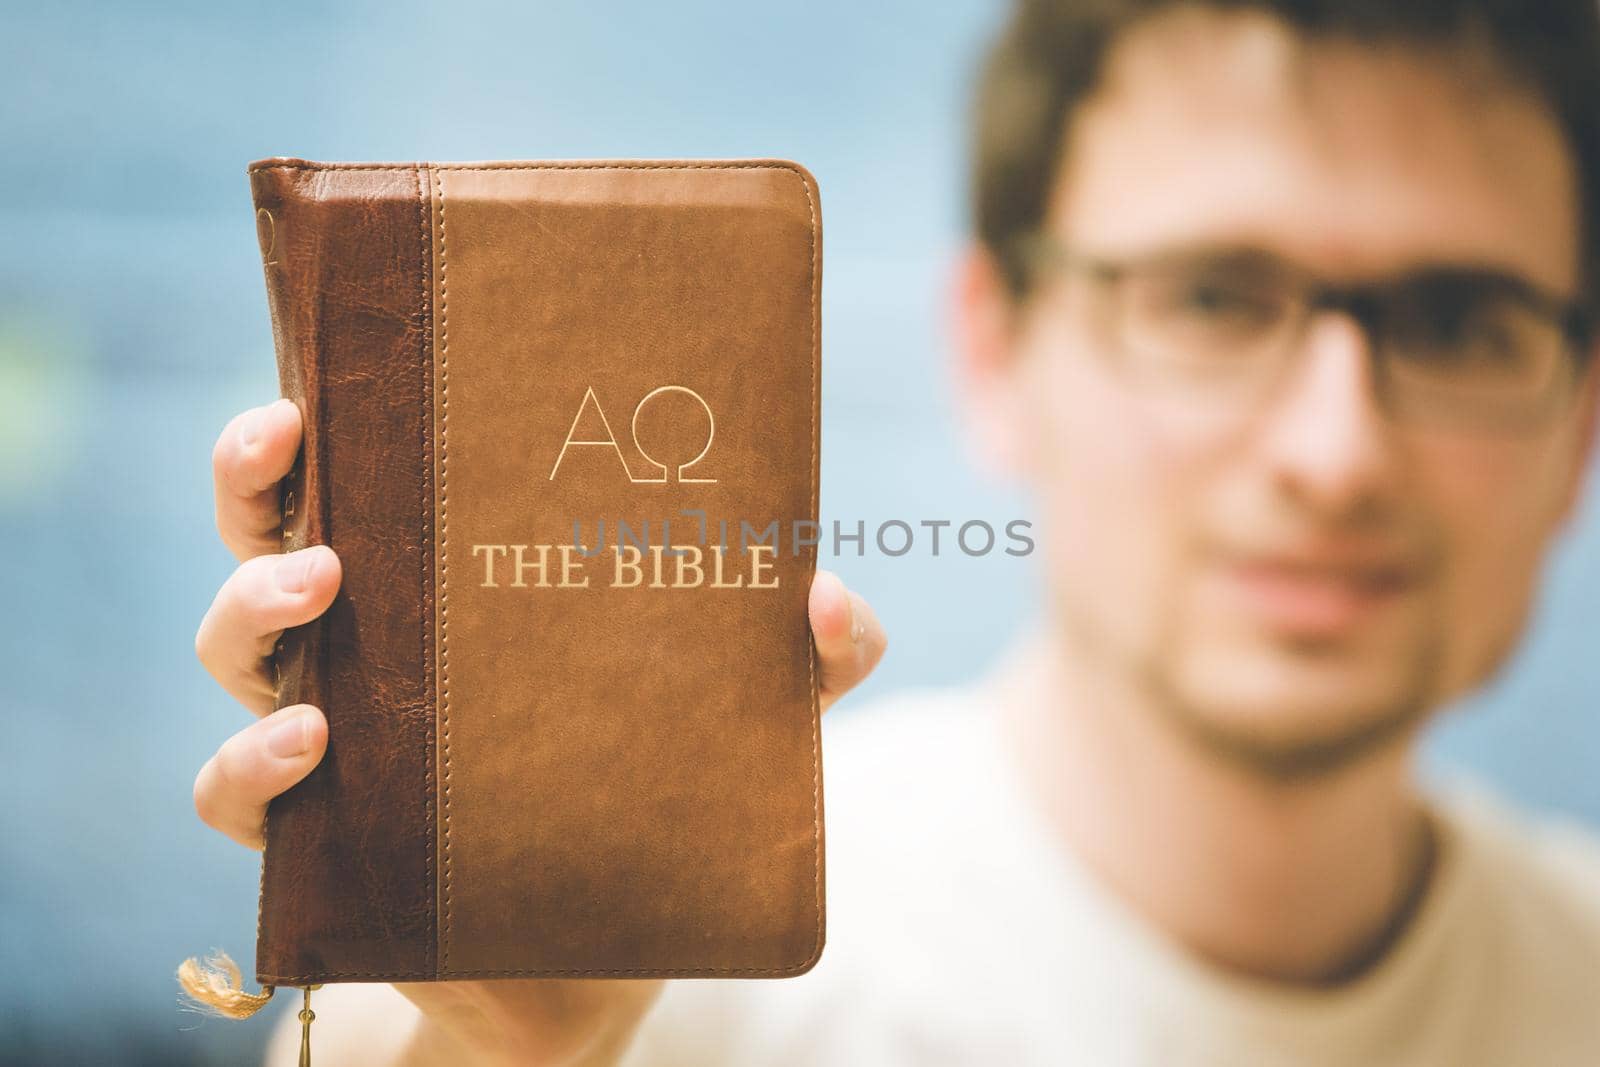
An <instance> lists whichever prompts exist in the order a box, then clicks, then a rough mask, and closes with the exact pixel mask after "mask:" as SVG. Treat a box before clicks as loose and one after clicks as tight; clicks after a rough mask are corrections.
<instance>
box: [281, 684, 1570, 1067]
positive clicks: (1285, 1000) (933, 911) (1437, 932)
mask: <svg viewBox="0 0 1600 1067" xmlns="http://www.w3.org/2000/svg"><path fill="white" fill-rule="evenodd" d="M993 683H994V679H993V676H992V675H991V677H990V678H986V679H984V680H982V681H980V682H977V683H974V684H972V685H968V686H962V687H958V688H951V689H920V690H911V691H907V692H904V693H901V694H899V695H897V696H894V697H890V698H887V699H884V700H882V701H880V702H879V703H877V704H876V705H868V706H863V707H860V708H851V709H839V710H836V711H834V712H831V713H830V714H829V715H827V716H825V717H824V719H823V738H824V741H823V744H824V750H823V773H824V779H825V789H826V793H825V803H826V819H827V837H826V847H827V853H826V862H827V908H828V929H827V946H826V948H825V949H824V951H823V954H822V958H821V960H820V961H819V962H818V963H817V965H816V967H815V968H813V969H812V970H811V971H810V972H809V973H807V974H805V975H802V976H800V977H798V978H791V979H783V980H736V981H729V980H696V981H674V982H670V983H668V985H667V987H666V990H665V992H664V993H663V994H662V997H661V999H660V1001H659V1002H658V1003H657V1005H656V1006H655V1008H654V1009H653V1010H652V1012H651V1013H650V1015H649V1017H648V1018H647V1019H646V1020H645V1022H644V1024H643V1026H642V1027H641V1029H640V1031H639V1035H638V1038H637V1040H636V1041H635V1043H634V1044H633V1046H632V1048H631V1049H630V1051H629V1053H628V1055H627V1057H626V1058H625V1060H624V1064H625V1067H733V1065H739V1067H802V1065H804V1067H823V1065H826V1067H853V1065H857V1064H859V1065H864V1067H911V1065H916V1067H939V1065H946V1064H963V1065H966V1064H972V1065H985V1067H988V1065H1006V1067H1028V1065H1034V1064H1051V1065H1078V1064H1085V1065H1087V1064H1092V1065H1095V1067H1122V1065H1135V1064H1137V1065H1140V1067H1213V1065H1228V1067H1235V1065H1249V1067H1273V1065H1280V1064H1281V1065H1287V1064H1293V1065H1295V1067H1309V1065H1316V1067H1321V1065H1329V1067H1352V1065H1361V1067H1373V1065H1380V1064H1404V1065H1407V1067H1474V1065H1479V1064H1481V1065H1486V1067H1487V1065H1494V1067H1507V1065H1515V1067H1542V1065H1560V1067H1581V1065H1593V1064H1600V841H1597V840H1596V839H1595V838H1594V837H1592V836H1590V835H1588V834H1587V833H1586V832H1584V831H1583V830H1581V829H1579V828H1578V827H1577V826H1576V825H1575V824H1573V823H1561V822H1557V821H1553V820H1545V821H1535V820H1533V819H1531V818H1528V817H1525V816H1522V815H1518V814H1515V813H1513V811H1512V810H1511V809H1510V808H1509V807H1507V806H1506V805H1504V804H1503V803H1502V802H1499V801H1496V800H1494V799H1492V798H1491V797H1490V796H1489V795H1488V794H1486V793H1484V792H1482V791H1481V790H1477V789H1474V788H1471V787H1465V786H1452V787H1450V788H1449V789H1439V790H1436V791H1435V794H1434V802H1435V810H1436V812H1437V814H1438V816H1439V818H1438V824H1439V829H1440V851H1439V857H1438V862H1437V866H1436V868H1435V872H1434V877H1433V879H1432V881H1431V882H1430V886H1429V889H1428V892H1427V895H1426V897H1425V899H1424V901H1423V902H1422V904H1421V905H1420V908H1419V910H1418V912H1417V913H1416V914H1415V915H1414V916H1413V919H1412V921H1411V923H1410V924H1409V925H1408V926H1407V928H1406V930H1405V931H1404V933H1403V934H1402V936H1401V938H1400V939H1399V941H1398V942H1397V943H1396V944H1395V945H1394V946H1392V948H1391V950H1390V951H1389V952H1388V953H1387V954H1386V955H1385V957H1384V958H1383V959H1382V960H1381V961H1380V962H1379V963H1378V964H1377V965H1376V966H1374V967H1373V968H1371V969H1370V970H1368V971H1367V972H1366V973H1365V974H1364V975H1363V976H1362V977H1361V978H1359V979H1357V980H1356V981H1354V982H1351V983H1347V984H1345V985H1343V986H1341V987H1339V988H1337V989H1334V990H1331V991H1311V990H1306V989H1294V988H1289V987H1285V986H1278V985H1271V984H1268V983H1263V982H1256V981H1252V980H1248V979H1243V978H1240V977H1237V976H1235V975H1230V974H1227V973H1224V972H1222V971H1220V970H1218V969H1216V968H1214V967H1211V966H1209V965H1207V964H1205V963H1204V962H1202V961H1200V960H1199V959H1198V958H1197V957H1194V956H1193V955H1191V954H1189V953H1187V952H1186V951H1185V950H1182V949H1181V948H1180V947H1178V946H1177V945H1175V944H1173V943H1171V942H1170V941H1168V940H1166V939H1165V938H1164V937H1163V936H1162V935H1161V934H1160V933H1159V932H1158V931H1157V930H1156V929H1154V928H1153V927H1151V926H1150V925H1149V924H1147V923H1146V922H1144V921H1143V920H1142V919H1141V918H1140V917H1139V916H1138V915H1136V914H1135V913H1134V912H1132V911H1131V910H1129V909H1128V908H1126V907H1125V906H1124V905H1123V904H1122V903H1121V902H1120V900H1118V899H1117V898H1115V897H1113V896H1112V895H1110V894H1109V893H1108V892H1107V891H1106V890H1104V889H1103V888H1102V886H1101V884H1100V883H1099V882H1098V881H1096V880H1094V879H1093V878H1092V877H1091V876H1090V875H1089V874H1088V872H1086V871H1085V870H1084V869H1082V868H1080V867H1079V866H1077V865H1076V864H1075V863H1073V862H1072V860H1071V857H1070V856H1069V855H1068V854H1067V853H1066V852H1065V851H1064V849H1063V847H1062V846H1061V844H1060V843H1059V841H1058V840H1057V839H1055V838H1052V837H1051V836H1050V834H1049V833H1048V832H1047V830H1046V828H1045V824H1044V822H1043V818H1042V816H1041V815H1040V814H1039V813H1038V811H1037V810H1036V808H1035V807H1033V806H1031V805H1030V804H1029V803H1027V802H1026V801H1025V799H1024V795H1023V794H1022V793H1021V791H1020V788H1021V787H1020V785H1019V784H1018V778H1017V775H1016V773H1015V771H1014V770H1013V768H1012V767H1011V766H1010V765H1009V764H1008V762H1007V761H1008V759H1010V757H1009V756H1008V755H1007V754H1006V752H1005V749H1004V747H1003V745H1002V742H1001V738H1000V735H999V733H998V731H997V729H996V725H995V717H994V716H993V714H992V713H991V710H990V709H991V708H992V706H993V694H994V684H993ZM325 992H326V991H325ZM319 995H323V994H319ZM347 995H350V996H363V997H366V998H376V999H379V1000H383V1002H384V1003H385V1004H387V1005H388V1008H387V1010H386V1012H385V1014H388V1012H393V1015H391V1016H389V1017H390V1018H392V1019H393V1022H394V1025H393V1026H390V1027H386V1032H387V1034H388V1035H389V1036H391V1037H392V1038H394V1039H395V1040H400V1039H403V1038H404V1036H405V1035H406V1034H407V1033H408V1032H409V1029H410V1026H409V1023H410V1020H411V1018H412V1017H413V1016H414V1009H412V1008H411V1006H410V1004H409V1002H407V1001H405V1000H403V999H402V998H400V997H399V995H398V994H395V993H393V991H392V990H389V989H388V987H371V991H370V992H369V993H366V994H356V993H355V991H354V990H350V991H349V993H348V994H347ZM350 1006H351V1007H354V1005H353V1004H351V1005H350ZM336 1010H338V1009H335V1008H333V1007H330V1008H329V1011H328V1012H326V1013H321V1012H319V1014H323V1016H324V1017H325V1018H328V1017H330V1016H332V1014H333V1013H334V1011H336ZM362 1014H363V1015H366V1014H367V1012H366V1011H365V1010H364V1009H363V1011H362ZM292 1030H293V1028H291V1027H289V1026H287V1025H286V1026H285V1027H284V1028H283V1031H282V1033H281V1035H280V1037H281V1038H282V1039H283V1040H282V1041H281V1043H280V1047H281V1048H282V1050H283V1053H285V1054H287V1053H288V1052H289V1051H291V1049H292V1044H293V1042H292V1040H291V1039H292V1037H293V1033H292ZM373 1051H374V1050H373V1048H372V1047H371V1045H370V1044H369V1045H368V1052H373ZM272 1062H277V1061H276V1060H274V1061H272ZM284 1062H293V1061H292V1059H290V1060H286V1061H284ZM330 1062H332V1061H330Z"/></svg>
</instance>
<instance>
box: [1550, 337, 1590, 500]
mask: <svg viewBox="0 0 1600 1067" xmlns="http://www.w3.org/2000/svg"><path fill="white" fill-rule="evenodd" d="M1576 399H1577V403H1578V431H1577V433H1576V434H1575V435H1574V438H1573V449H1574V452H1575V453H1576V454H1575V455H1574V456H1573V461H1572V473H1571V475H1570V476H1569V477H1568V479H1567V485H1566V494H1565V496H1564V497H1563V498H1562V501H1561V510H1560V512H1559V513H1558V514H1557V526H1558V528H1561V529H1564V528H1565V527H1567V526H1569V525H1570V524H1571V523H1572V521H1573V519H1574V517H1575V516H1576V514H1577V511H1578V503H1579V501H1581V500H1582V499H1583V490H1584V486H1585V484H1586V483H1587V482H1588V481H1589V478H1590V474H1591V471H1592V470H1593V468H1594V465H1595V462H1596V461H1597V460H1600V340H1596V341H1593V342H1591V345H1590V352H1589V358H1588V360H1587V362H1586V364H1585V366H1584V372H1583V378H1582V380H1581V381H1580V383H1579V386H1578V396H1577V398H1576Z"/></svg>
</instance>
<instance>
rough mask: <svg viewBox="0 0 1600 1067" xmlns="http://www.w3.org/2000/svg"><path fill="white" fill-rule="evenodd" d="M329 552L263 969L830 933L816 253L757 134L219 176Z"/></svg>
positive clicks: (439, 966) (783, 165) (698, 962)
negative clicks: (245, 197)
mask: <svg viewBox="0 0 1600 1067" xmlns="http://www.w3.org/2000/svg"><path fill="white" fill-rule="evenodd" d="M249 173H250V183H251V188H252V191H253V194H254V199H255V207H256V221H257V228H258V233H259V237H260V242H261V251H262V259H263V263H264V267H265V272H266V281H267V292H268V296H269V303H270V305H271V312H272V326H273V332H274V336H275V340H276V346H277V359H278V369H279V373H280V379H281V385H282V389H283V392H284V394H285V395H287V396H289V397H291V398H293V399H294V400H295V401H296V403H297V404H298V405H299V406H300V409H301V412H302V415H303V418H304V439H303V447H302V451H301V454H300V458H299V459H298V460H297V461H296V463H295V466H294V469H293V470H292V471H291V473H290V476H289V477H288V478H287V479H285V481H284V484H283V494H284V495H283V510H284V516H285V518H284V526H283V547H284V549H285V550H286V551H288V550H293V549H297V548H301V547H304V546H306V545H310V544H317V543H321V544H327V545H331V546H332V547H333V548H334V549H335V551H336V552H337V553H338V555H339V557H340V560H341V562H342V564H343V581H342V585H341V587H340V590H339V594H338V597H337V599H335V601H334V602H333V605H332V607H331V608H329V610H328V611H327V613H326V614H325V615H324V616H323V617H321V618H319V619H318V620H316V621H314V622H312V623H310V624H309V625H306V626H302V627H298V628H295V629H292V630H289V631H287V632H285V633H284V634H283V636H282V640H281V641H280V642H279V643H278V646H277V649H276V654H275V657H274V662H275V665H276V671H277V685H278V690H277V692H278V699H277V705H278V706H279V707H282V706H285V705H288V704H295V703H301V702H305V703H310V704H314V705H316V706H317V707H319V708H321V709H322V710H323V711H324V712H325V714H326V715H327V719H328V728H329V740H328V750H327V755H326V757H325V758H324V759H323V761H322V763H321V764H320V765H319V766H318V767H317V769H316V770H315V771H314V772H312V774H311V775H310V776H309V777H308V778H307V779H306V780H305V781H304V782H302V783H301V784H300V785H298V786H296V787H295V788H294V789H292V790H290V791H289V792H288V793H286V794H284V795H283V796H281V797H279V798H278V799H277V800H276V801H274V802H273V804H272V806H271V809H270V812H269V814H268V818H267V826H266V852H265V856H264V862H263V869H262V877H261V912H260V927H259V940H258V944H257V961H256V964H257V977H258V979H259V980H260V981H261V982H262V983H263V984H265V985H273V986H279V985H294V986H310V985H316V984H321V983H327V982H344V981H391V980H392V981H401V980H403V981H418V980H432V979H454V978H497V977H506V978H510V977H519V976H521V977H541V976H597V977H602V976H603V977H628V976H637V977H645V976H655V977H668V976H676V977H702V978H712V977H760V976H769V977H781V976H787V975H796V974H800V973H802V972H804V971H806V970H808V969H809V968H810V967H811V966H812V965H813V964H814V963H815V962H816V960H817V958H818V955H819V954H820V953H821V950H822V945H823V928H824V923H823V818H822V768H821V754H820V745H819V732H818V710H817V677H816V664H815V649H814V647H813V645H812V640H811V632H810V626H809V624H808V620H807V612H806V603H807V595H808V589H809V585H810V580H811V576H812V574H813V571H814V567H815V562H816V556H815V551H816V550H815V543H816V530H817V527H816V519H817V490H818V416H819V398H818V392H819V385H820V376H819V360H820V342H819V328H820V312H819V296H820V284H821V264H822V244H821V222H820V208H819V202H818V193H817V187H816V183H815V181H814V180H813V179H812V177H811V175H810V174H809V173H807V171H806V170H805V169H804V168H802V167H800V166H798V165H796V164H794V163H789V162H784V161H779V160H728V161H666V160H652V161H581V162H578V161H569V162H492V163H449V164H446V163H404V164H355V163H313V162H307V161H304V160H298V159H284V158H274V159H266V160H261V161H259V162H256V163H253V164H251V165H250V168H249Z"/></svg>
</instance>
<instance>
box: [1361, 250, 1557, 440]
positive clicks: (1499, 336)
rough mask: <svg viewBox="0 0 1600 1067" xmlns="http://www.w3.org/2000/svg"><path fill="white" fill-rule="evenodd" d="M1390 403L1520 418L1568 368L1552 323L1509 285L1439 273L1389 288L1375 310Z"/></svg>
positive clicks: (1543, 401)
mask: <svg viewBox="0 0 1600 1067" xmlns="http://www.w3.org/2000/svg"><path fill="white" fill-rule="evenodd" d="M1382 318H1383V323H1382V325H1383V328H1384V342H1385V354H1386V356H1387V359H1386V361H1385V362H1386V369H1387V372H1388V376H1389V382H1390V386H1391V388H1392V389H1393V391H1394V394H1395V398H1396V400H1397V402H1399V403H1401V404H1402V405H1404V406H1405V407H1406V408H1408V409H1412V410H1416V409H1418V408H1422V409H1434V410H1435V412H1436V413H1437V414H1440V415H1442V416H1444V417H1452V416H1460V417H1462V418H1466V419H1478V420H1486V421H1491V422H1493V421H1511V422H1515V421H1520V420H1525V419H1529V418H1533V417H1536V416H1538V415H1539V414H1541V413H1543V412H1544V411H1545V410H1546V409H1547V408H1548V405H1549V404H1550V403H1551V401H1552V400H1553V399H1554V398H1555V397H1557V396H1559V394H1560V386H1561V384H1562V383H1563V381H1564V380H1565V379H1566V377H1567V375H1568V372H1569V371H1570V369H1571V360H1570V355H1569V347H1570V346H1569V342H1568V339H1567V335H1566V331H1565V330H1564V329H1563V328H1562V326H1561V324H1560V323H1559V321H1557V320H1556V319H1554V318H1552V317H1551V316H1550V315H1549V314H1548V313H1547V312H1546V311H1545V310H1544V309H1543V308H1541V307H1538V306H1536V305H1535V304H1534V303H1533V302H1532V301H1530V300H1529V299H1528V298H1527V297H1526V296H1525V295H1524V294H1522V293H1521V292H1520V291H1519V290H1518V289H1516V288H1515V287H1513V286H1510V285H1507V284H1503V283H1496V282H1495V281H1493V280H1490V279H1474V278H1470V277H1466V278H1452V277H1448V276H1447V277H1441V278H1434V279H1425V280H1422V281H1419V282H1417V283H1414V284H1411V285H1408V286H1403V287H1401V288H1399V289H1397V290H1394V291H1393V292H1392V293H1391V294H1390V295H1389V298H1388V299H1387V301H1386V306H1385V307H1384V308H1383V311H1382Z"/></svg>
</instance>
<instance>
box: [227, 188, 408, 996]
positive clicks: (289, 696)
mask: <svg viewBox="0 0 1600 1067" xmlns="http://www.w3.org/2000/svg"><path fill="white" fill-rule="evenodd" d="M250 184H251V192H252V196H253V199H254V202H255V209H256V227H257V233H258V237H259V239H260V245H261V252H262V265H263V270H264V271H265V276H266V289H267V300H268V306H269V309H270V312H271V319H272V332H273V340H274V345H275V349H276V356H277V367H278V377H279V385H280V388H281V391H282V393H283V395H284V396H286V397H289V398H290V399H292V400H294V401H295V403H296V404H297V405H298V406H299V408H300V412H301V417H302V427H303V432H302V439H301V449H300V453H299V455H298V457H297V458H296V460H295V463H294V466H293V468H292V469H291V470H290V472H289V474H288V476H287V477H286V478H285V479H284V480H283V481H282V483H281V488H280V492H281V500H282V508H283V528H282V530H283V532H282V548H283V551H285V552H290V551H294V550H297V549H300V548H304V547H306V546H308V545H314V544H326V545H329V546H330V547H332V548H333V550H334V551H335V553H336V554H337V555H338V557H339V562H340V569H341V578H340V588H339V591H338V593H337V595H336V596H335V598H334V600H333V603H332V604H331V605H330V606H329V607H328V609H327V610H326V611H325V612H324V613H323V614H322V615H321V616H319V617H318V618H317V619H314V620H312V621H311V622H309V623H306V624H305V625H302V626H296V627H292V628H290V629H288V630H285V631H284V633H283V634H282V636H281V637H280V639H279V641H278V643H277V646H276V648H275V650H274V655H273V663H274V669H275V678H276V685H277V698H276V706H278V707H286V706H288V705H290V704H298V703H307V704H312V705H315V706H316V707H318V708H319V709H321V711H322V712H323V714H324V715H325V716H326V718H327V721H328V749H327V752H326V754H325V755H324V757H323V759H322V761H321V762H320V763H319V764H318V766H317V767H316V768H315V769H314V770H313V771H312V772H311V773H310V774H309V775H308V776H307V777H306V778H305V779H304V780H303V781H301V782H300V783H298V784H297V785H296V786H294V787H293V788H292V789H290V790H288V791H287V792H285V793H284V794H283V795H281V796H279V797H277V798H275V799H274V800H273V802H272V804H271V805H270V807H269V810H268V813H267V821H266V827H265V834H264V836H265V839H266V848H265V854H264V856H263V860H262V876H261V905H260V921H259V924H258V929H257V946H256V970H257V978H258V980H260V981H261V982H262V983H263V984H271V985H309V984H318V983H322V982H328V981H363V980H366V981H376V980H382V979H400V978H416V979H421V978H427V977H431V976H432V973H433V971H434V970H435V966H436V964H435V959H436V942H437V932H436V921H435V915H436V899H435V898H436V893H435V883H434V876H433V848H432V846H433V828H432V819H433V738H434V700H433V696H432V679H433V666H432V634H431V629H430V627H431V622H432V618H433V606H432V558H433V553H432V541H431V537H432V534H431V528H432V520H433V500H432V469H431V455H432V453H431V418H432V412H431V408H430V403H431V401H430V395H431V381H432V373H433V362H432V320H431V301H432V296H431V294H432V273H431V272H432V248H431V230H430V225H431V224H430V216H429V204H428V199H427V183H426V178H425V175H424V174H423V173H422V172H421V171H420V170H419V168H416V167H406V166H396V167H386V168H328V167H324V166H319V165H316V164H308V163H305V162H303V161H299V160H264V161H262V162H260V163H257V164H253V165H252V166H251V168H250Z"/></svg>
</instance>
